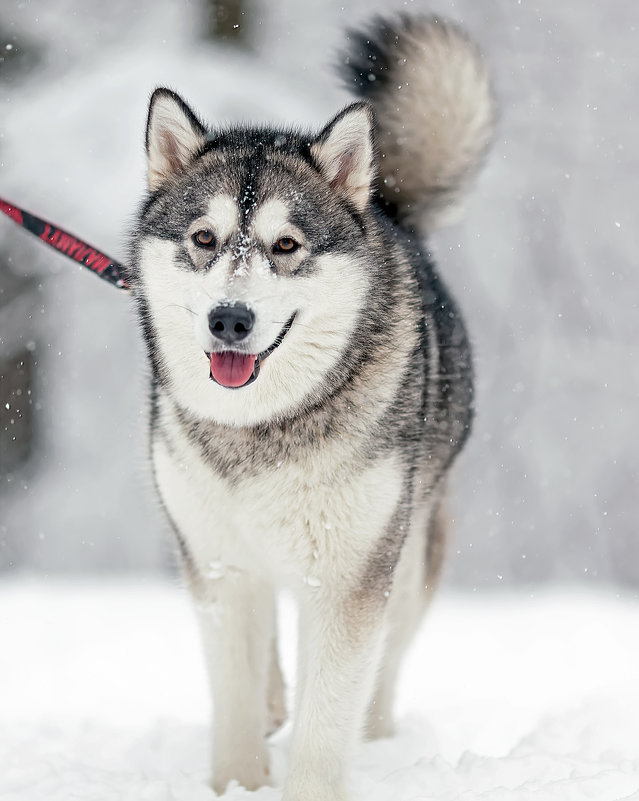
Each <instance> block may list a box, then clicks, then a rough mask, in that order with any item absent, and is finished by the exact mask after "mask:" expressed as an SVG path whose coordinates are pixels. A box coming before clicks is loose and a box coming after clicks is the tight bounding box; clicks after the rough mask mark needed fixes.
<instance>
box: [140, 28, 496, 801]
mask: <svg viewBox="0 0 639 801" xmlns="http://www.w3.org/2000/svg"><path fill="white" fill-rule="evenodd" d="M349 48H350V52H349V55H348V57H346V58H345V60H344V64H345V67H344V68H343V69H344V72H345V77H346V79H347V81H348V82H349V84H350V85H351V87H352V88H353V89H354V90H355V92H356V93H357V94H358V95H359V97H360V100H359V101H358V102H355V103H353V104H352V105H350V106H348V107H347V108H345V109H344V110H342V111H341V112H340V113H339V114H337V116H335V117H334V118H333V119H332V120H331V121H330V122H329V123H328V125H327V126H326V127H325V128H324V129H323V130H322V131H321V132H319V133H317V134H310V133H302V132H299V131H296V130H288V129H274V128H270V127H246V126H236V127H229V128H225V129H213V130H209V129H207V128H206V127H205V126H204V125H203V124H202V123H201V122H200V121H199V120H198V118H197V117H196V115H195V114H194V113H193V112H192V111H191V109H190V108H189V107H188V106H187V105H186V103H185V102H184V101H183V100H182V99H181V98H180V97H179V96H178V95H176V94H174V93H173V92H172V91H169V90H167V89H157V90H156V91H155V93H154V94H153V97H152V99H151V104H150V109H149V116H148V126H147V132H146V150H147V154H148V183H149V190H150V191H149V194H148V196H147V198H146V199H145V201H144V203H143V205H142V207H141V209H140V213H139V218H138V220H137V223H136V226H135V231H134V235H133V246H132V259H131V268H130V275H128V276H127V279H128V281H129V282H130V285H131V288H132V290H133V293H134V296H135V300H136V304H137V309H138V311H139V316H140V319H141V323H142V328H143V332H144V336H145V338H146V342H147V345H148V353H149V359H150V363H151V368H152V390H151V397H152V411H151V449H152V462H153V468H154V475H155V480H156V483H157V488H158V490H159V494H160V497H161V499H162V502H163V505H164V507H165V508H166V512H167V514H168V516H169V518H170V520H171V521H172V524H173V527H174V528H175V533H176V536H177V541H178V543H179V550H180V553H181V561H182V564H183V567H184V572H185V575H186V577H187V581H188V585H189V587H190V590H191V593H192V595H193V598H194V601H195V606H196V609H197V613H198V616H199V621H200V623H201V629H202V637H203V642H204V650H205V654H206V661H207V667H208V673H209V677H210V688H211V695H212V701H213V738H212V739H213V787H214V789H215V790H216V791H218V792H223V791H224V789H225V788H226V786H227V784H228V782H229V781H230V780H232V779H236V780H237V781H238V782H240V783H241V784H242V785H244V787H246V788H248V789H255V788H257V787H260V786H261V785H264V784H267V783H268V782H269V758H268V750H267V746H266V741H265V737H266V735H267V733H269V732H270V731H272V730H274V729H275V728H277V726H278V725H279V724H280V723H281V722H282V721H283V720H284V718H285V709H284V700H283V695H284V693H283V682H282V675H281V673H280V668H279V666H278V658H277V644H276V636H275V629H276V626H275V623H276V620H275V612H276V607H275V588H276V587H279V586H286V587H288V588H290V589H292V590H293V592H294V594H295V595H296V597H297V599H298V603H299V621H300V622H299V668H298V679H297V688H296V714H295V722H294V726H293V732H292V741H291V749H290V767H289V771H288V778H287V780H286V784H285V789H284V799H285V801H302V800H303V801H339V799H343V798H344V797H345V795H344V774H345V763H346V762H347V758H348V755H349V753H350V752H351V751H352V749H353V747H354V744H355V743H356V740H357V737H358V735H359V733H360V731H361V730H362V729H363V728H366V730H367V732H368V734H369V736H372V737H380V736H386V735H388V734H390V733H391V732H392V703H393V692H394V684H395V679H396V676H397V672H398V668H399V664H400V659H401V657H402V654H403V652H404V650H405V648H406V646H407V644H408V642H409V640H410V637H411V635H412V633H413V632H414V631H415V628H416V626H417V625H418V622H419V620H420V617H421V615H422V612H423V611H424V608H425V605H426V600H427V597H428V595H429V591H430V590H431V588H432V587H433V585H434V583H435V581H436V579H437V575H438V573H439V569H440V564H441V553H442V547H443V537H444V523H443V513H442V501H443V495H444V489H445V482H446V476H447V474H448V470H449V468H450V466H451V463H452V462H453V460H454V458H455V456H456V454H457V453H458V452H459V450H460V448H461V447H462V445H463V443H464V441H465V439H466V437H467V435H468V432H469V428H470V423H471V416H472V413H471V408H472V374H471V357H470V350H469V344H468V340H467V336H466V332H465V329H464V325H463V322H462V319H461V317H460V314H459V312H458V310H457V308H456V306H455V304H454V303H453V301H452V300H451V297H450V295H449V294H448V292H447V290H446V288H445V286H444V284H443V283H442V280H441V279H440V277H439V276H438V274H437V273H436V271H435V270H434V268H433V265H432V263H431V261H430V257H429V254H428V251H427V249H426V247H425V245H424V243H423V239H422V237H423V236H424V235H426V234H427V233H430V232H431V231H432V230H434V229H435V228H436V227H437V225H439V224H440V223H441V222H442V220H443V219H444V218H445V217H446V216H448V214H449V212H450V211H451V210H452V209H453V208H454V207H455V206H457V205H458V204H459V200H460V197H461V195H462V194H463V190H465V188H466V186H467V184H468V183H469V181H470V179H471V178H472V176H473V173H474V172H475V171H476V168H477V167H478V165H479V163H480V161H481V157H482V155H483V154H484V152H485V150H486V148H487V145H488V143H489V139H490V136H491V130H492V119H493V102H492V95H491V90H490V81H489V78H488V76H487V72H486V69H485V67H484V65H483V63H482V61H481V59H480V57H479V55H478V52H477V50H476V48H475V47H474V46H473V45H472V44H471V43H469V41H468V40H467V39H466V37H465V36H464V34H463V33H461V32H460V31H459V30H458V29H457V28H456V27H455V26H453V25H451V24H449V23H445V22H443V21H441V20H439V19H436V18H433V17H428V18H423V17H418V18H414V17H413V18H408V17H400V18H397V19H393V20H378V21H377V22H376V23H374V25H373V26H372V28H371V29H370V30H369V31H366V32H364V33H358V34H351V35H350V45H349Z"/></svg>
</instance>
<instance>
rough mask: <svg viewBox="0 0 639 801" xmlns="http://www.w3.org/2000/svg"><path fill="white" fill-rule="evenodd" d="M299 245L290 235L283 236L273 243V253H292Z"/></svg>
mask: <svg viewBox="0 0 639 801" xmlns="http://www.w3.org/2000/svg"><path fill="white" fill-rule="evenodd" d="M298 247H299V245H298V244H297V242H296V241H295V240H294V239H293V238H292V237H290V236H283V237H282V238H281V239H278V240H277V242H276V243H275V244H274V245H273V253H293V252H294V251H296V250H297V249H298Z"/></svg>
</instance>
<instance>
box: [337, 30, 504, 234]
mask: <svg viewBox="0 0 639 801" xmlns="http://www.w3.org/2000/svg"><path fill="white" fill-rule="evenodd" d="M348 40H349V44H348V48H347V51H346V53H345V54H344V58H343V65H344V66H342V68H341V72H342V73H343V74H344V73H345V78H346V81H347V84H348V85H349V87H350V88H351V89H353V88H354V90H355V93H356V94H357V95H359V96H360V97H361V98H363V99H364V100H368V101H369V102H370V103H371V104H372V106H373V108H374V110H375V114H376V117H377V147H378V160H377V167H378V173H377V190H378V193H379V196H380V198H381V201H382V203H383V205H384V207H385V209H386V210H387V213H389V214H390V215H391V216H393V217H395V218H396V219H397V221H398V222H399V223H400V224H401V225H403V226H405V227H407V228H411V229H416V230H417V231H419V232H420V233H430V232H432V231H433V230H435V229H436V228H438V227H440V226H441V225H443V224H445V223H447V222H450V221H451V219H454V218H456V217H457V216H458V212H459V209H460V207H461V205H462V201H463V197H464V195H465V193H466V191H467V189H468V187H469V184H470V182H471V180H472V178H473V177H474V175H475V173H476V171H477V169H478V167H479V166H480V164H481V161H482V157H483V155H484V153H485V152H486V150H487V148H488V146H489V144H490V141H491V138H492V133H493V124H494V118H495V102H494V97H493V93H492V88H491V82H490V78H489V75H488V70H487V68H486V65H485V64H484V62H483V60H482V58H481V55H480V53H479V51H478V49H477V47H476V46H475V45H474V44H473V43H472V42H471V41H470V40H469V39H468V37H467V36H466V35H465V34H464V33H463V31H462V30H461V29H460V28H458V27H457V26H456V25H454V24H452V23H450V22H445V21H443V20H441V19H439V18H438V17H433V16H428V17H409V16H400V17H397V18H392V19H384V18H379V19H377V20H375V21H374V22H373V24H372V26H371V27H370V28H369V29H367V30H365V31H351V32H350V33H349V36H348Z"/></svg>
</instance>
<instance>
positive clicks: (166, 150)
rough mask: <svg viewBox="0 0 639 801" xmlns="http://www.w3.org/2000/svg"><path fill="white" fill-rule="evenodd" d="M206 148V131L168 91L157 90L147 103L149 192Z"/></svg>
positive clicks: (171, 176)
mask: <svg viewBox="0 0 639 801" xmlns="http://www.w3.org/2000/svg"><path fill="white" fill-rule="evenodd" d="M205 144H206V128H204V126H203V125H202V123H201V122H200V121H199V120H198V118H197V117H196V116H195V114H194V113H193V112H192V111H191V109H190V108H189V107H188V106H187V104H186V103H185V102H184V100H182V98H181V97H180V96H179V95H177V94H176V93H175V92H172V91H171V90H170V89H156V90H155V92H153V95H152V97H151V102H150V103H149V116H148V119H147V123H146V154H147V159H148V180H149V189H151V191H154V190H156V189H159V188H160V187H161V186H162V185H163V184H165V183H166V182H167V181H168V180H170V179H171V178H173V177H174V176H176V175H179V174H180V173H182V172H184V170H185V169H186V168H187V167H188V165H189V164H190V163H191V162H192V161H193V159H194V158H195V156H196V155H197V154H198V153H199V152H200V150H201V149H202V148H203V147H204V145H205Z"/></svg>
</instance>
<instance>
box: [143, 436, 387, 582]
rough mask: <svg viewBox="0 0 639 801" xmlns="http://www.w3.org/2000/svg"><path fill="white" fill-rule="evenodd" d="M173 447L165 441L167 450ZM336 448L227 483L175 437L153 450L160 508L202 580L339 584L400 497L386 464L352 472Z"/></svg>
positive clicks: (362, 555) (383, 461)
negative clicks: (252, 577)
mask: <svg viewBox="0 0 639 801" xmlns="http://www.w3.org/2000/svg"><path fill="white" fill-rule="evenodd" d="M172 445H173V443H172ZM338 450H339V448H338V446H336V447H334V448H331V446H330V445H327V446H326V449H325V451H324V452H322V451H321V450H319V451H318V452H317V453H315V454H314V455H313V457H312V459H311V457H310V456H307V457H306V458H305V459H303V460H300V461H298V462H294V463H288V462H282V463H280V464H278V465H277V466H276V467H274V468H272V469H269V470H266V471H264V472H263V473H261V474H259V475H257V476H255V475H252V476H249V477H247V478H245V479H241V480H239V481H233V482H230V481H227V480H226V479H224V478H221V477H220V476H219V475H217V474H216V473H215V472H214V470H213V469H212V468H211V467H210V466H209V465H207V464H206V463H205V462H204V461H203V459H202V457H201V455H200V453H199V451H198V450H197V449H196V447H195V446H193V445H192V444H191V443H189V442H187V441H186V440H185V439H181V440H180V442H179V443H178V445H177V448H175V447H172V448H171V449H169V448H168V447H167V446H166V444H165V442H164V440H163V439H162V438H160V437H157V438H156V439H155V440H154V442H153V460H154V466H155V472H156V479H157V482H158V487H159V490H160V493H161V495H162V497H163V500H164V503H165V504H166V507H167V510H168V512H169V514H170V516H171V518H172V519H173V521H174V523H175V524H176V525H177V527H178V529H179V531H180V533H181V534H182V536H183V537H184V539H185V541H186V543H187V545H188V548H189V551H190V552H191V556H192V557H193V558H194V560H195V562H196V564H197V566H198V568H199V570H200V571H201V572H202V574H203V575H204V576H207V575H208V576H209V577H210V578H215V577H216V576H221V575H222V574H223V573H224V572H225V571H232V570H234V569H239V570H246V571H249V572H252V573H256V574H257V575H261V576H264V577H265V578H272V579H276V580H278V581H279V582H284V583H286V584H288V585H291V586H292V587H293V588H294V587H295V585H296V584H297V585H298V586H299V585H300V584H301V583H307V584H309V585H311V586H315V585H319V584H320V583H321V582H324V581H330V580H335V579H338V580H339V579H343V578H345V577H348V576H349V574H350V573H351V572H352V569H353V567H354V566H355V565H359V564H361V563H362V560H363V559H365V558H366V556H367V554H369V553H370V551H371V549H372V548H373V546H374V543H375V541H376V540H377V539H378V538H379V536H380V535H381V533H382V532H383V531H384V528H385V526H386V525H387V523H388V521H389V520H390V518H391V516H392V514H393V512H394V511H395V508H396V505H397V502H398V500H399V497H400V493H401V485H402V472H401V469H400V467H399V465H398V464H397V462H396V460H395V459H394V458H393V457H385V458H384V459H380V460H377V461H375V462H373V463H371V464H369V465H368V466H367V467H365V468H364V469H359V470H357V471H354V470H353V469H351V468H350V467H348V466H347V465H346V464H345V463H344V462H343V461H341V460H343V453H339V454H338V453H337V451H338Z"/></svg>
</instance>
